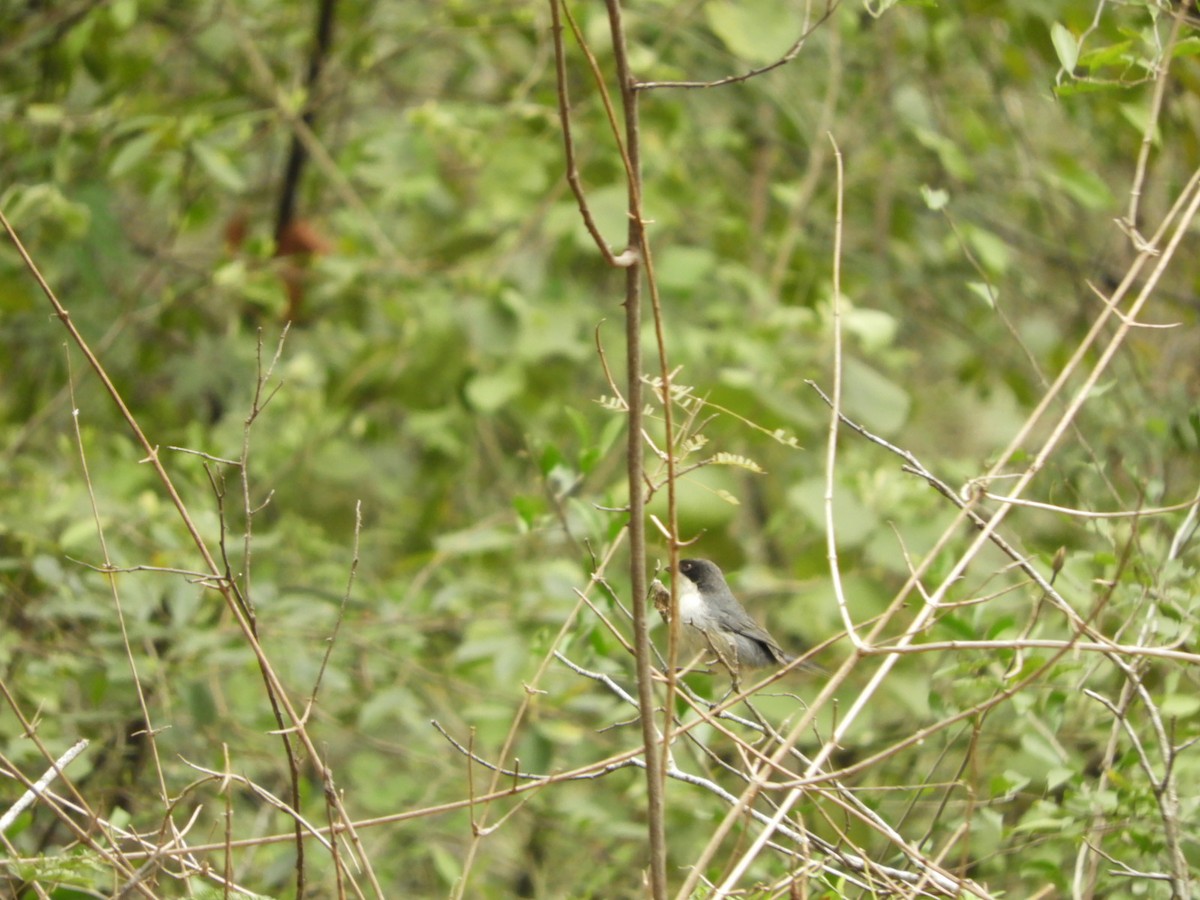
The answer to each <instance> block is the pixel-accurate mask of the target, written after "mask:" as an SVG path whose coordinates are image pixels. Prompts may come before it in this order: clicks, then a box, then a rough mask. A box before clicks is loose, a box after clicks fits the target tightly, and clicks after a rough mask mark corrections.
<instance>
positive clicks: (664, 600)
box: [652, 559, 793, 680]
mask: <svg viewBox="0 0 1200 900" xmlns="http://www.w3.org/2000/svg"><path fill="white" fill-rule="evenodd" d="M679 574H680V575H681V576H682V578H681V579H680V582H679V622H680V624H681V625H682V626H683V627H682V629H681V630H680V634H682V635H683V637H684V640H685V641H686V642H687V643H688V644H689V645H691V646H698V647H701V648H707V649H709V650H711V651H712V652H713V653H714V654H716V657H717V660H718V661H719V662H720V663H721V664H722V665H723V666H724V667H725V668H726V669H728V670H729V672H730V674H731V675H733V677H734V679H735V680H736V679H737V673H738V672H739V671H740V670H741V669H757V668H761V667H762V666H771V665H784V664H786V663H789V662H791V661H792V659H793V657H792V656H790V655H789V654H787V653H785V652H784V651H783V649H782V648H781V647H780V646H779V644H778V643H777V642H776V640H775V638H773V637H771V635H770V634H768V633H767V630H766V629H765V628H763V627H762V626H761V625H759V624H758V623H757V622H755V621H754V620H753V619H751V618H750V616H749V615H748V614H747V613H746V610H744V609H742V604H740V603H738V601H737V598H736V597H734V596H733V592H732V591H731V590H729V585H728V584H726V583H725V576H724V575H722V574H721V570H720V569H719V568H717V565H716V564H715V563H713V562H710V561H709V560H707V559H683V560H680V561H679ZM652 588H653V591H654V606H655V608H656V609H657V610H658V611H659V613H660V614H661V615H662V617H663V619H664V621H669V619H670V612H671V593H670V591H668V590H667V589H666V587H665V586H664V585H663V584H661V583H660V582H657V581H656V582H655V583H654V585H653V586H652Z"/></svg>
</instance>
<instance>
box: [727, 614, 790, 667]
mask: <svg viewBox="0 0 1200 900" xmlns="http://www.w3.org/2000/svg"><path fill="white" fill-rule="evenodd" d="M721 625H722V627H724V628H725V629H727V630H728V631H732V632H733V633H734V634H740V635H741V636H742V637H744V638H747V639H748V640H751V641H754V642H755V643H756V644H758V645H759V646H761V647H762V648H763V650H765V651H766V653H767V655H768V656H770V657H771V658H772V659H774V660H775V662H777V663H779V664H780V665H783V664H784V663H788V662H791V660H792V657H791V656H789V655H788V654H787V653H784V651H783V648H782V647H780V646H779V644H777V643H775V638H773V637H771V635H770V634H768V633H767V630H766V629H765V628H763V627H762V626H761V625H759V624H758V623H757V622H755V621H754V620H753V619H750V618H749V617H747V618H746V619H744V620H742V619H737V618H734V617H733V616H722V617H721Z"/></svg>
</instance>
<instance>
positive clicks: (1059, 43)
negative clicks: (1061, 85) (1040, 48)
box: [1050, 22, 1079, 74]
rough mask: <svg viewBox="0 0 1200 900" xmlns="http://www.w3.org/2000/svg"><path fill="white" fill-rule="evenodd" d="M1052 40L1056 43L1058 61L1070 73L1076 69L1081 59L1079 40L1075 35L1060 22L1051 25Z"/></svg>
mask: <svg viewBox="0 0 1200 900" xmlns="http://www.w3.org/2000/svg"><path fill="white" fill-rule="evenodd" d="M1050 41H1051V42H1052V43H1053V44H1054V52H1055V53H1057V54H1058V61H1059V63H1060V64H1061V65H1062V67H1063V69H1065V70H1066V71H1067V73H1068V74H1070V73H1072V72H1074V71H1075V63H1076V62H1078V61H1079V42H1078V41H1077V40H1076V39H1075V35H1073V34H1071V32H1070V31H1069V30H1068V29H1067V28H1066V26H1065V25H1062V24H1060V23H1058V22H1055V23H1054V24H1053V25H1051V26H1050Z"/></svg>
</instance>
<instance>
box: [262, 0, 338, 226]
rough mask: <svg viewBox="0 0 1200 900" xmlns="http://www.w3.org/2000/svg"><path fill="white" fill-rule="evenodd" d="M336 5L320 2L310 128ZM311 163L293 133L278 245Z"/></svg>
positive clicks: (307, 83) (309, 80) (307, 104)
mask: <svg viewBox="0 0 1200 900" xmlns="http://www.w3.org/2000/svg"><path fill="white" fill-rule="evenodd" d="M336 5H337V0H318V8H317V27H316V34H315V35H313V47H312V55H310V56H309V58H308V73H307V75H306V76H305V79H304V90H305V92H306V96H305V98H304V113H303V115H301V117H300V121H302V122H303V123H304V124H305V125H306V126H307V127H308V128H309V129H311V128H312V127H313V124H314V123H315V122H316V120H317V105H316V103H315V102H314V101H313V93H314V92H315V91H316V88H317V83H318V82H319V81H320V79H321V69H322V67H323V66H324V63H325V58H326V57H327V56H329V48H330V46H331V45H332V43H333V9H334V7H335V6H336ZM307 161H308V148H307V147H305V145H304V141H302V140H301V139H300V135H299V133H298V132H293V133H292V142H291V147H290V148H289V149H288V159H287V166H286V167H285V169H284V173H283V185H282V187H281V188H280V191H279V209H278V211H277V213H276V215H275V242H276V244H277V245H278V244H279V243H280V242H281V241H282V239H283V235H284V232H286V231H287V228H288V226H289V225H291V224H292V219H294V218H295V217H296V194H297V193H298V192H299V188H300V174H301V173H302V172H303V171H304V164H305V163H306V162H307Z"/></svg>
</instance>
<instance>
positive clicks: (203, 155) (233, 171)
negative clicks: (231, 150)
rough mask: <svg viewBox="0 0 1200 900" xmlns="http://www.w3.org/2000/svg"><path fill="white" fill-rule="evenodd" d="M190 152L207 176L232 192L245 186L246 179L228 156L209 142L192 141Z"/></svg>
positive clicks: (238, 191)
mask: <svg viewBox="0 0 1200 900" xmlns="http://www.w3.org/2000/svg"><path fill="white" fill-rule="evenodd" d="M192 153H193V155H194V156H195V157H196V162H198V163H200V167H201V168H202V169H204V171H205V172H207V173H208V175H209V177H210V178H212V180H213V181H215V182H217V183H218V184H220V185H222V186H224V187H226V188H228V189H229V190H231V191H233V192H234V193H240V192H241V191H242V190H244V189H245V187H246V180H245V179H244V178H243V177H242V173H241V172H239V171H238V170H237V167H236V166H234V165H233V163H232V162H230V161H229V157H228V156H226V155H225V154H224V153H223V152H222V151H220V150H218V149H217V148H216V147H214V146H212V145H211V144H209V143H207V142H205V141H202V140H195V141H192Z"/></svg>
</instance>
